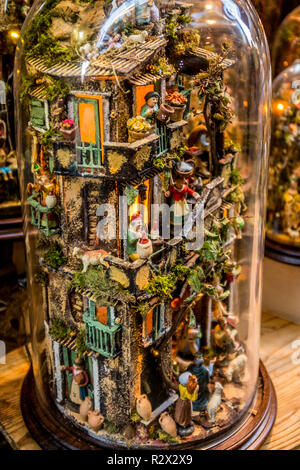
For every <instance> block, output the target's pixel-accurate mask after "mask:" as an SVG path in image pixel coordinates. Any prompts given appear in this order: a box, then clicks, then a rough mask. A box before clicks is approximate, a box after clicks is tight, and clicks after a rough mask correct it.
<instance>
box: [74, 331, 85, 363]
mask: <svg viewBox="0 0 300 470" xmlns="http://www.w3.org/2000/svg"><path fill="white" fill-rule="evenodd" d="M75 348H76V350H77V353H78V356H79V357H81V356H82V355H83V354H84V353H85V352H86V349H87V348H86V344H85V329H84V328H81V329H80V331H79V333H78V335H77V336H76V341H75Z"/></svg>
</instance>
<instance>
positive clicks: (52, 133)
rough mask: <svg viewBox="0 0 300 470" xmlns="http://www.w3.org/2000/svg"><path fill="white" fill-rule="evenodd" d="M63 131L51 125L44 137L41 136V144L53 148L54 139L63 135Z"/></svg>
mask: <svg viewBox="0 0 300 470" xmlns="http://www.w3.org/2000/svg"><path fill="white" fill-rule="evenodd" d="M61 136H62V135H61V133H60V132H58V131H57V130H56V129H54V128H53V127H51V128H50V129H48V130H47V131H46V132H44V133H43V135H42V138H41V145H42V146H43V147H44V148H46V149H47V148H51V147H52V140H53V139H55V138H59V137H61Z"/></svg>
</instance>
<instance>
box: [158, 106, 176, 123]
mask: <svg viewBox="0 0 300 470" xmlns="http://www.w3.org/2000/svg"><path fill="white" fill-rule="evenodd" d="M174 112H175V111H174V108H173V107H172V106H170V105H169V104H167V103H162V104H161V105H160V108H159V111H158V113H157V116H156V119H157V120H158V121H160V122H169V121H170V117H171V116H172V114H174Z"/></svg>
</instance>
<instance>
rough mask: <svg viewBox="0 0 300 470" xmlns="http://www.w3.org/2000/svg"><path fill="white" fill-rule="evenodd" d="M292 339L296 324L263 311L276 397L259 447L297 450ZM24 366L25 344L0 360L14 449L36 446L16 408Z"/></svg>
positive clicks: (4, 413)
mask: <svg viewBox="0 0 300 470" xmlns="http://www.w3.org/2000/svg"><path fill="white" fill-rule="evenodd" d="M296 340H300V325H295V324H294V323H290V322H288V321H286V320H282V319H280V318H277V317H274V316H273V315H269V314H264V315H263V320H262V336H261V349H260V356H261V359H262V360H263V362H264V364H265V366H266V367H267V369H268V372H269V374H270V376H271V378H272V380H273V383H274V386H275V389H276V392H277V399H278V413H277V419H276V423H275V426H274V428H273V430H272V432H271V434H270V436H269V437H268V439H267V441H266V443H265V444H264V446H263V448H262V449H263V450H291V449H299V450H300V395H299V383H300V365H295V364H294V363H293V360H292V356H293V354H294V353H295V351H296V349H293V342H294V341H296ZM299 349H300V348H299ZM28 369H29V362H28V359H27V356H26V352H25V348H19V349H16V350H14V351H12V352H10V353H9V354H8V355H7V363H6V364H5V365H1V364H0V391H1V401H0V431H1V432H2V433H3V434H4V435H5V437H6V439H7V440H8V441H9V443H10V445H11V446H12V447H13V448H14V449H20V450H23V449H24V450H25V449H32V450H38V449H39V446H38V445H37V443H36V442H35V441H34V440H33V439H32V438H31V436H30V434H29V433H28V430H27V428H26V426H25V424H24V421H23V417H22V414H21V409H20V391H21V386H22V382H23V379H24V377H25V375H26V373H27V371H28Z"/></svg>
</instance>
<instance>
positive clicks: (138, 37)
mask: <svg viewBox="0 0 300 470" xmlns="http://www.w3.org/2000/svg"><path fill="white" fill-rule="evenodd" d="M148 36H149V33H148V32H147V31H146V30H145V31H142V32H141V33H140V34H131V35H130V36H128V37H127V38H126V42H125V45H126V46H138V45H139V44H144V43H145V42H146V39H147V37H148Z"/></svg>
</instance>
